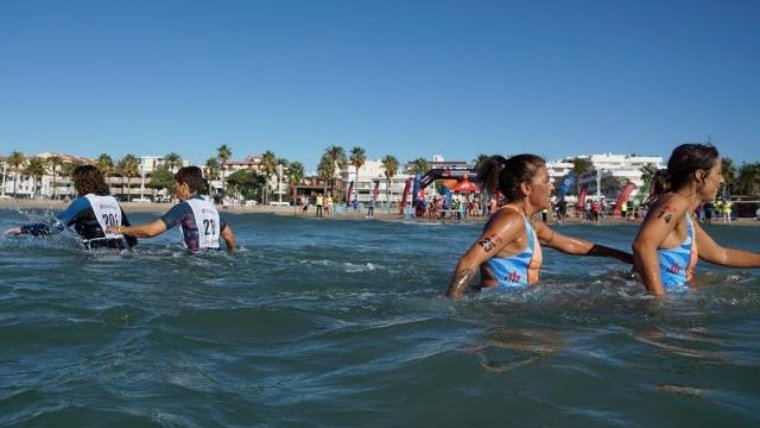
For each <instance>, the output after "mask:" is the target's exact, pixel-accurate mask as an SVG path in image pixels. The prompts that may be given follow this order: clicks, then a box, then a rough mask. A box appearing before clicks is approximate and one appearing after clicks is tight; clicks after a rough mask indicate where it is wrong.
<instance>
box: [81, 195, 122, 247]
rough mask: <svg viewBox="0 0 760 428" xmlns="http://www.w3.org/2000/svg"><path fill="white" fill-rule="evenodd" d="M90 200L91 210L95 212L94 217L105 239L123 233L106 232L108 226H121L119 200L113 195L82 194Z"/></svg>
mask: <svg viewBox="0 0 760 428" xmlns="http://www.w3.org/2000/svg"><path fill="white" fill-rule="evenodd" d="M84 197H85V198H87V200H88V201H90V205H91V206H92V211H93V212H94V213H95V219H97V220H98V224H99V225H100V228H101V229H103V234H104V235H105V237H106V238H107V239H119V238H122V237H123V235H118V234H115V233H106V230H108V227H109V226H114V227H119V226H121V207H119V202H117V201H116V198H114V197H113V196H99V195H93V194H92V193H90V194H87V195H85V196H84Z"/></svg>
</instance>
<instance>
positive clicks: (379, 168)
mask: <svg viewBox="0 0 760 428" xmlns="http://www.w3.org/2000/svg"><path fill="white" fill-rule="evenodd" d="M401 169H403V168H401V166H400V165H399V170H401ZM340 178H341V179H342V180H343V182H344V183H345V185H346V187H347V186H348V185H349V183H351V182H352V181H353V182H354V187H353V190H352V193H353V195H352V196H351V199H353V198H356V199H357V200H358V201H359V202H363V203H366V202H368V201H369V200H370V198H372V190H373V189H374V188H375V183H376V182H379V186H378V192H379V193H378V195H377V201H378V202H380V203H385V202H387V201H389V200H390V201H391V202H396V203H397V202H399V201H400V200H401V193H402V192H403V191H404V186H405V185H406V179H407V178H409V174H407V173H406V172H401V171H400V172H397V173H396V175H394V176H393V177H391V180H390V187H389V186H388V181H387V179H386V178H385V167H383V163H382V161H380V160H367V161H365V162H364V165H362V167H361V168H359V176H358V179H357V176H356V168H355V167H354V166H353V165H350V164H349V165H348V166H346V168H344V169H343V170H341V171H340ZM386 195H387V197H386Z"/></svg>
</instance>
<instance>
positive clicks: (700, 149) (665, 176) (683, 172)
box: [652, 143, 720, 198]
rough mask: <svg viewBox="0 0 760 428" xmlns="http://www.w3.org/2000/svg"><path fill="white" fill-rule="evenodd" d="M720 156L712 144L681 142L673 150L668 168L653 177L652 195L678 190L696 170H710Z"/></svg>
mask: <svg viewBox="0 0 760 428" xmlns="http://www.w3.org/2000/svg"><path fill="white" fill-rule="evenodd" d="M718 157H720V154H719V153H718V149H716V148H715V147H713V146H712V145H710V144H697V143H689V144H681V145H680V146H678V147H676V148H675V150H673V153H672V154H671V155H670V159H669V160H668V168H667V169H660V170H658V171H657V172H656V173H655V174H654V177H653V178H652V196H653V197H654V198H657V197H659V196H660V195H662V194H664V193H667V192H671V191H677V190H680V189H682V188H683V187H684V186H686V185H688V184H689V182H691V180H693V179H694V172H696V171H699V170H703V171H706V172H708V173H709V172H710V169H712V167H713V166H715V162H716V161H717V160H718Z"/></svg>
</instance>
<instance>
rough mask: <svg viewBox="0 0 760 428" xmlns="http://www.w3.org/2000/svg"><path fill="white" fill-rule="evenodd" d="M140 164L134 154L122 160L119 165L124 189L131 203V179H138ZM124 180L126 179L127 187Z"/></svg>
mask: <svg viewBox="0 0 760 428" xmlns="http://www.w3.org/2000/svg"><path fill="white" fill-rule="evenodd" d="M139 163H140V162H139V161H138V160H137V156H135V155H133V154H128V155H126V156H124V157H123V158H121V160H120V161H119V163H118V166H117V169H118V171H119V174H121V176H122V177H123V178H122V188H123V189H124V193H125V197H126V200H127V201H129V179H130V178H132V177H136V176H137V175H139V174H140V171H139V169H138V167H137V166H138V164H139ZM124 178H126V185H125V184H124V183H125V180H124Z"/></svg>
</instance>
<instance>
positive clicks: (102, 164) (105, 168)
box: [95, 153, 114, 177]
mask: <svg viewBox="0 0 760 428" xmlns="http://www.w3.org/2000/svg"><path fill="white" fill-rule="evenodd" d="M95 166H97V168H98V170H99V171H100V173H101V174H103V177H108V176H110V175H111V174H113V172H114V171H113V159H111V156H110V155H108V154H106V153H101V154H100V156H98V158H97V159H96V160H95Z"/></svg>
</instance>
